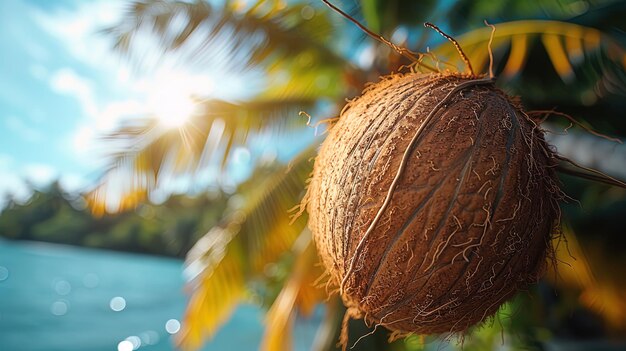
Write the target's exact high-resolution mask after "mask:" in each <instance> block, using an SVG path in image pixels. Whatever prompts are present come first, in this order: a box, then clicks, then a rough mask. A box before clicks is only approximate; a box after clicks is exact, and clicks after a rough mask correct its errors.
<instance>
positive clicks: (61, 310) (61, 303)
mask: <svg viewBox="0 0 626 351" xmlns="http://www.w3.org/2000/svg"><path fill="white" fill-rule="evenodd" d="M68 309H69V304H68V303H67V301H65V300H58V301H55V302H53V303H52V306H50V312H52V314H53V315H55V316H63V315H65V314H67V310H68Z"/></svg>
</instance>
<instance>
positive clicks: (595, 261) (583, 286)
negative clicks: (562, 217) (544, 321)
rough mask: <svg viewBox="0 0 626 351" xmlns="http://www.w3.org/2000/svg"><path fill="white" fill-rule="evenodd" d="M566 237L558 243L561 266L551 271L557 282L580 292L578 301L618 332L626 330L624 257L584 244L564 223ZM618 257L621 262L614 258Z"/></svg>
mask: <svg viewBox="0 0 626 351" xmlns="http://www.w3.org/2000/svg"><path fill="white" fill-rule="evenodd" d="M563 233H564V236H565V241H562V242H560V243H557V244H555V245H556V248H557V250H556V259H557V261H558V265H557V269H556V270H552V271H551V272H549V273H550V274H548V279H550V280H551V281H552V282H553V283H554V284H556V285H557V286H559V287H562V288H566V289H568V290H569V291H574V292H576V293H577V294H578V302H579V303H580V304H581V305H582V306H584V307H586V308H588V309H589V310H591V311H594V312H596V313H597V314H598V315H600V316H602V317H603V318H604V320H605V321H606V322H607V326H608V327H609V328H611V329H612V330H614V331H616V332H620V333H623V332H624V331H626V295H625V294H624V291H625V290H624V289H626V279H625V278H624V277H623V272H622V269H621V267H623V266H624V259H623V258H621V257H607V256H606V254H604V253H603V252H602V250H600V249H599V248H598V247H594V246H593V245H586V246H585V247H584V248H583V246H582V245H581V244H580V243H579V241H578V240H577V239H576V236H575V235H574V233H572V231H571V229H570V228H568V227H567V226H564V228H563ZM613 261H617V262H613Z"/></svg>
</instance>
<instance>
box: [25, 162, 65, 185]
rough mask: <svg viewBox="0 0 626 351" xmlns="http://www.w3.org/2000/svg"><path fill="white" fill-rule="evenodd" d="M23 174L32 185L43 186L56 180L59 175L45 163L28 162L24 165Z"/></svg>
mask: <svg viewBox="0 0 626 351" xmlns="http://www.w3.org/2000/svg"><path fill="white" fill-rule="evenodd" d="M23 173H24V174H23V176H24V178H26V179H28V181H30V182H31V183H32V184H33V185H35V186H38V187H43V186H46V185H48V184H50V183H51V182H52V181H54V180H56V179H57V178H58V176H59V173H58V172H57V170H56V169H55V168H54V167H52V166H50V165H46V164H42V163H30V164H27V165H26V166H24V168H23Z"/></svg>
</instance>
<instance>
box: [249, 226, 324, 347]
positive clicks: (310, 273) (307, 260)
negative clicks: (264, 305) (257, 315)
mask: <svg viewBox="0 0 626 351" xmlns="http://www.w3.org/2000/svg"><path fill="white" fill-rule="evenodd" d="M298 244H299V245H298V246H299V247H296V248H295V249H294V253H295V254H296V257H297V260H296V262H295V264H294V267H293V270H292V271H291V274H290V276H289V278H288V279H287V281H286V282H285V284H284V285H283V288H282V290H281V292H280V294H279V295H278V297H277V298H276V300H275V301H274V304H273V305H272V307H271V308H270V310H269V312H268V313H267V316H266V319H265V335H264V336H263V341H262V342H261V350H264V351H283V350H291V349H292V338H291V334H292V328H293V320H294V319H295V316H296V313H297V311H300V312H302V314H304V315H309V314H311V313H312V312H313V308H314V307H315V306H316V305H317V304H318V303H319V302H321V301H323V300H324V299H325V298H326V293H325V291H324V290H323V289H321V288H318V287H316V286H315V285H314V284H315V280H316V279H317V278H319V276H320V275H321V274H322V269H321V267H320V266H319V265H318V264H317V263H318V261H319V259H318V256H317V251H316V249H315V246H314V245H313V242H312V241H311V235H310V232H308V231H305V232H304V233H303V234H302V236H301V238H300V240H299V242H298Z"/></svg>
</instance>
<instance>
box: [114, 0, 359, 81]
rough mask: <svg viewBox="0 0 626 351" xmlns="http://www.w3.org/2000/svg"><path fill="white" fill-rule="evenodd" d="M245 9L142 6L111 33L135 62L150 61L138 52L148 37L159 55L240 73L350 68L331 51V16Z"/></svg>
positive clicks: (151, 2) (276, 6) (155, 0)
mask: <svg viewBox="0 0 626 351" xmlns="http://www.w3.org/2000/svg"><path fill="white" fill-rule="evenodd" d="M241 4H242V2H237V1H224V2H223V3H222V4H221V5H212V4H210V3H208V2H205V1H201V0H196V1H192V2H187V1H168V0H140V1H136V2H134V3H133V4H132V6H130V8H129V9H128V10H127V12H126V15H125V16H124V17H123V19H122V20H121V21H120V22H119V24H118V25H116V26H113V27H110V28H108V29H107V30H106V32H107V33H109V34H112V35H113V36H114V37H115V48H116V49H117V50H119V51H120V52H121V53H123V54H126V55H129V56H131V57H133V56H137V57H139V58H140V59H141V58H142V57H144V58H145V56H146V55H141V54H143V52H141V51H138V50H137V48H141V49H145V46H146V45H145V44H143V42H145V41H146V40H145V39H146V35H147V36H148V38H152V39H154V40H155V41H156V47H155V48H153V49H155V50H156V51H157V53H159V54H161V55H162V54H177V55H180V56H179V58H180V59H181V61H182V62H184V63H185V64H193V65H198V66H200V67H206V66H207V65H211V66H212V67H213V68H215V66H216V65H221V66H220V68H221V69H226V70H233V69H235V70H236V72H238V73H239V72H241V71H242V70H243V69H248V68H252V67H258V66H259V65H261V64H266V63H268V62H282V61H285V60H288V59H297V58H299V57H301V56H303V55H308V56H312V58H313V60H312V62H313V64H314V65H316V66H343V65H344V64H345V63H346V62H347V61H346V60H345V59H344V58H343V57H342V56H340V55H338V54H336V53H335V52H334V51H333V50H331V49H330V47H329V46H328V45H326V43H327V41H328V39H329V38H330V37H331V36H332V33H333V31H334V26H333V25H332V22H331V21H330V20H329V18H328V16H327V11H324V10H322V9H320V8H317V9H315V10H313V9H312V8H311V7H310V6H309V5H305V4H291V5H289V6H285V4H283V3H279V2H276V1H264V0H260V1H257V2H256V3H254V4H253V5H252V6H250V7H246V6H245V5H244V6H241ZM305 7H308V8H307V9H305ZM303 13H305V14H308V15H303ZM140 44H141V45H140ZM157 56H159V55H157Z"/></svg>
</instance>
